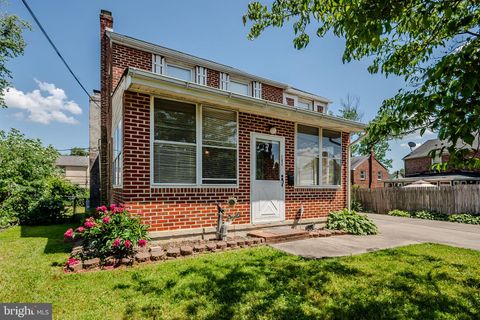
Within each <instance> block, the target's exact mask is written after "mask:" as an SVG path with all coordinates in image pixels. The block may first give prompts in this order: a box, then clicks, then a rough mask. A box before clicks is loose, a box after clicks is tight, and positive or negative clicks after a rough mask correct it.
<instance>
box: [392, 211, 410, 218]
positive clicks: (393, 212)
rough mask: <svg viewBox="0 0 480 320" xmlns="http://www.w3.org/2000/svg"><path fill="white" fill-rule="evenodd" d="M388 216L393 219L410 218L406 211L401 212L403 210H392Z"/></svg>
mask: <svg viewBox="0 0 480 320" xmlns="http://www.w3.org/2000/svg"><path fill="white" fill-rule="evenodd" d="M388 215H389V216H395V217H410V213H409V212H408V211H403V210H392V211H390V212H388Z"/></svg>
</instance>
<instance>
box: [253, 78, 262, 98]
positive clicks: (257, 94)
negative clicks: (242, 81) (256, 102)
mask: <svg viewBox="0 0 480 320" xmlns="http://www.w3.org/2000/svg"><path fill="white" fill-rule="evenodd" d="M252 93H253V97H254V98H258V99H261V98H262V83H261V82H258V81H253V82H252Z"/></svg>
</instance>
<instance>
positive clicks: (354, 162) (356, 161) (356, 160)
mask: <svg viewBox="0 0 480 320" xmlns="http://www.w3.org/2000/svg"><path fill="white" fill-rule="evenodd" d="M368 158H369V156H356V157H351V158H350V170H355V169H357V167H358V166H359V165H361V164H362V163H363V162H364V161H365V160H368ZM375 160H376V161H377V162H378V163H379V164H380V165H381V166H382V167H383V168H384V169H385V170H387V171H389V170H388V168H387V167H385V165H384V164H383V163H382V162H381V161H379V160H378V159H377V158H375Z"/></svg>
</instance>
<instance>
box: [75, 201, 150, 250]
mask: <svg viewBox="0 0 480 320" xmlns="http://www.w3.org/2000/svg"><path fill="white" fill-rule="evenodd" d="M97 212H98V215H97V217H89V218H88V219H86V220H85V222H84V223H83V224H82V225H81V226H79V227H78V228H77V229H75V231H74V230H73V229H68V230H67V231H66V232H65V238H66V239H78V238H80V239H82V240H83V248H84V250H83V253H82V257H81V258H83V259H88V258H93V257H98V258H105V257H108V256H115V257H118V258H121V257H125V256H129V255H131V254H133V253H134V252H135V251H136V250H137V248H138V247H144V246H146V245H147V241H148V240H149V238H148V235H147V230H148V226H147V225H144V224H142V223H141V222H140V219H139V218H138V217H137V216H135V215H132V214H130V213H129V212H128V210H127V209H126V208H125V207H123V206H116V205H111V206H110V207H108V208H107V207H105V206H102V207H99V208H97Z"/></svg>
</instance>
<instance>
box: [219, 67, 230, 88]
mask: <svg viewBox="0 0 480 320" xmlns="http://www.w3.org/2000/svg"><path fill="white" fill-rule="evenodd" d="M229 82H230V76H229V75H228V73H225V72H220V89H222V90H225V91H227V90H228V83H229Z"/></svg>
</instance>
